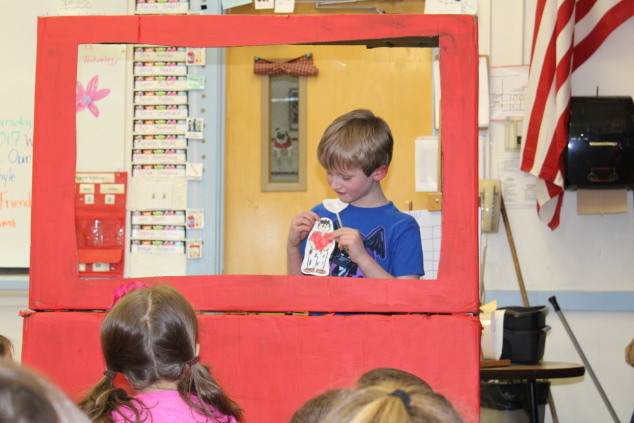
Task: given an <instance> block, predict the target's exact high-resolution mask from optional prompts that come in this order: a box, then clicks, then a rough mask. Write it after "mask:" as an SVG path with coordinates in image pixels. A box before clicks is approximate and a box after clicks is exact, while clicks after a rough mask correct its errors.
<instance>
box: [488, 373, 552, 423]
mask: <svg viewBox="0 0 634 423" xmlns="http://www.w3.org/2000/svg"><path fill="white" fill-rule="evenodd" d="M549 392H550V382H547V381H541V380H540V381H537V406H538V413H539V421H540V422H543V421H544V413H545V410H546V404H547V403H548V394H549ZM529 410H530V391H529V388H528V384H527V383H521V382H511V381H508V382H507V381H504V382H495V381H491V382H480V423H524V422H525V423H529V421H530V420H529V417H528V416H529V413H530V412H529Z"/></svg>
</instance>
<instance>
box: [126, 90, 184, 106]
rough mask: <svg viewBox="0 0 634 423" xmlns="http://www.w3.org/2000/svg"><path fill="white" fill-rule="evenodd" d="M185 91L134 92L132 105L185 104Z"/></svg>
mask: <svg viewBox="0 0 634 423" xmlns="http://www.w3.org/2000/svg"><path fill="white" fill-rule="evenodd" d="M188 102H189V101H188V99H187V91H135V92H134V104H187V103H188Z"/></svg>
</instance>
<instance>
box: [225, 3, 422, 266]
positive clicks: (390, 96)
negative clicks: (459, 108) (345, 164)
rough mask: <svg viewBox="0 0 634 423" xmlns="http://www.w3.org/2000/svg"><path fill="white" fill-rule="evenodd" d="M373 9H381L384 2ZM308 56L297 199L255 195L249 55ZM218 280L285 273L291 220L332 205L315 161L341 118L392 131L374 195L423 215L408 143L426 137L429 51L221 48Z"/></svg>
mask: <svg viewBox="0 0 634 423" xmlns="http://www.w3.org/2000/svg"><path fill="white" fill-rule="evenodd" d="M382 4H386V3H383V2H382ZM306 53H312V54H313V58H314V61H315V65H316V66H317V67H318V68H319V76H317V77H309V78H308V89H307V90H308V93H307V109H308V112H307V113H308V122H307V144H308V147H307V148H308V170H307V180H308V189H307V191H306V192H261V191H260V180H259V178H260V118H261V116H260V104H261V99H260V89H261V87H260V83H261V77H260V76H257V75H255V74H254V73H253V59H254V57H255V56H258V57H262V58H267V59H282V58H293V57H298V56H301V55H303V54H306ZM226 75H227V76H226V78H227V120H226V181H225V183H226V186H225V266H224V273H225V274H264V275H267V274H268V275H271V274H285V273H286V250H285V246H286V237H287V233H288V227H289V224H290V220H291V218H292V217H293V216H294V215H296V214H297V213H299V212H301V211H305V210H309V209H310V208H311V207H313V206H314V205H315V204H317V203H320V202H321V201H322V200H323V199H324V198H334V197H335V195H333V193H332V191H331V190H330V188H329V187H328V185H327V183H326V180H325V173H324V171H323V169H322V168H321V167H320V165H319V163H318V162H317V159H316V157H315V152H316V151H317V144H318V143H319V140H320V138H321V135H322V133H323V131H324V130H325V129H326V127H327V126H328V125H329V124H330V123H331V122H332V121H333V120H334V119H335V118H336V117H338V116H340V115H341V114H344V113H347V112H349V111H351V110H354V109H358V108H367V109H370V110H372V111H373V112H374V113H375V114H376V115H377V116H380V117H382V118H384V119H385V120H386V121H387V123H388V124H389V125H390V127H391V128H392V133H393V135H394V140H395V149H394V159H393V161H392V165H391V166H390V171H389V174H388V177H387V178H386V179H385V180H384V181H383V183H382V184H383V189H384V191H385V192H386V195H387V197H388V198H389V199H390V200H392V201H394V204H395V205H396V206H397V207H399V208H401V209H402V208H403V204H404V202H405V201H413V203H414V209H423V208H426V201H427V196H426V194H424V193H416V192H414V140H415V139H416V137H417V136H421V135H430V134H431V132H432V129H431V125H432V124H431V104H432V101H431V49H413V48H412V49H409V48H393V49H388V48H379V49H366V48H365V47H361V46H264V47H236V48H229V49H227V73H226Z"/></svg>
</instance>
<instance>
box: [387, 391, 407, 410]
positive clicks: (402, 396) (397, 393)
mask: <svg viewBox="0 0 634 423" xmlns="http://www.w3.org/2000/svg"><path fill="white" fill-rule="evenodd" d="M388 395H391V396H393V397H399V398H400V399H401V401H403V405H404V406H405V408H409V400H410V398H409V394H408V393H407V392H405V391H402V390H400V389H397V390H396V391H394V392H392V393H391V394H388Z"/></svg>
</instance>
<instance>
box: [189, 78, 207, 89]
mask: <svg viewBox="0 0 634 423" xmlns="http://www.w3.org/2000/svg"><path fill="white" fill-rule="evenodd" d="M187 89H188V90H204V89H205V75H187Z"/></svg>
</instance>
